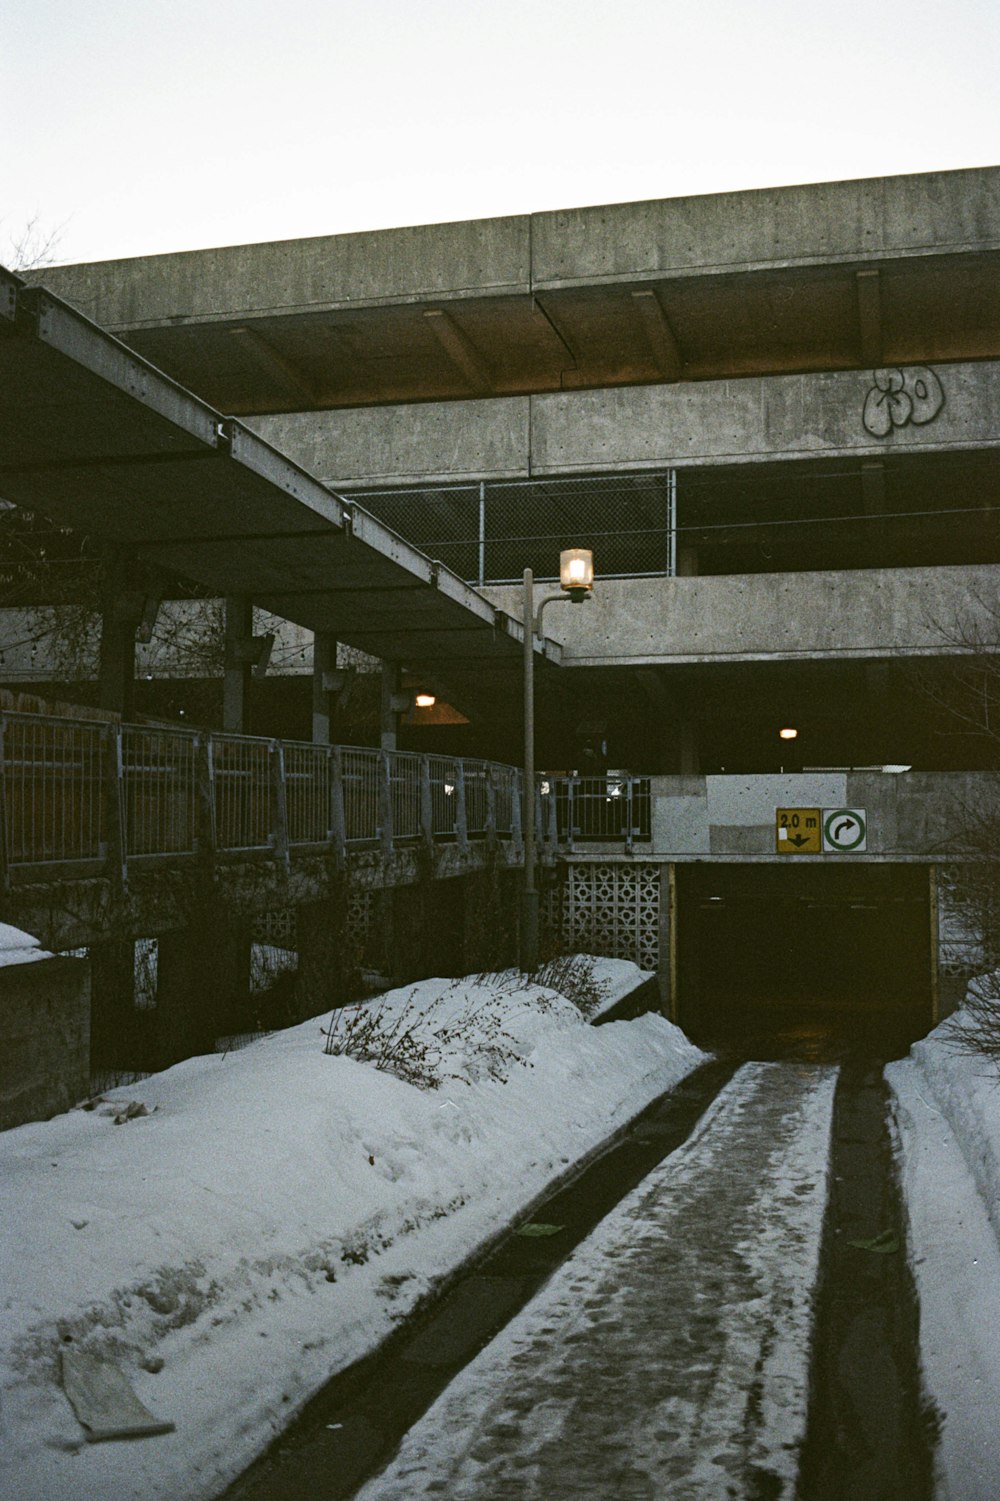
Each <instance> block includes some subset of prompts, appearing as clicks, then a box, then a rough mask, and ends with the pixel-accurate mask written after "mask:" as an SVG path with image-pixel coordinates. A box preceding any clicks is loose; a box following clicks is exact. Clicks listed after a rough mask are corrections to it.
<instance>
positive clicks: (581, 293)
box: [117, 254, 1000, 414]
mask: <svg viewBox="0 0 1000 1501" xmlns="http://www.w3.org/2000/svg"><path fill="white" fill-rule="evenodd" d="M998 283H1000V255H995V254H983V255H979V256H963V257H957V256H956V257H949V256H944V257H926V258H923V259H908V260H901V261H898V262H891V261H890V262H885V261H883V262H881V263H880V265H879V266H878V267H877V268H870V267H869V268H866V267H865V266H864V265H856V266H842V265H838V266H834V267H828V266H813V267H805V268H796V269H782V270H780V271H775V270H771V271H758V272H753V273H743V274H739V275H732V276H727V275H715V276H693V275H688V276H684V277H674V278H670V279H663V280H654V281H649V280H644V281H628V280H625V281H623V282H620V283H619V282H615V283H612V284H603V285H598V286H591V287H572V288H562V289H559V288H557V289H552V290H547V291H535V292H531V293H527V292H526V293H522V294H516V293H510V292H505V293H502V294H498V295H495V296H464V297H462V298H451V299H447V300H444V299H441V300H437V301H430V300H428V301H423V302H416V303H413V302H404V303H399V304H396V305H390V306H369V307H354V308H347V309H344V308H338V309H334V310H322V311H311V312H307V313H295V314H288V313H280V312H274V313H268V314H266V315H260V316H248V317H246V318H244V319H241V320H239V321H237V322H233V321H232V320H231V319H227V320H225V321H180V322H172V321H169V320H164V322H163V323H162V324H160V325H159V326H152V327H151V326H149V325H148V324H146V325H144V326H141V327H133V326H129V325H127V324H126V325H123V326H121V327H120V328H119V329H118V330H117V331H118V333H119V335H120V337H121V338H123V339H124V340H125V341H126V342H127V343H128V344H129V345H130V346H131V347H132V348H133V349H135V350H137V351H138V352H139V353H140V354H142V355H144V356H145V358H147V359H149V360H150V361H152V362H153V363H154V364H157V365H158V366H159V367H160V368H161V369H163V370H166V371H167V372H169V373H170V374H171V375H172V376H173V377H174V378H175V379H177V380H179V381H181V382H182V383H183V384H185V385H187V386H189V387H191V388H192V389H194V390H197V391H199V392H202V393H203V394H204V395H205V396H206V398H207V399H208V400H209V401H210V402H211V403H212V405H214V406H217V407H219V408H220V409H221V410H223V411H226V412H232V413H236V414H239V413H264V412H278V411H286V410H292V409H294V410H302V409H323V408H335V407H350V406H367V405H375V404H386V403H396V402H413V401H444V400H448V399H461V398H469V397H484V396H512V395H522V394H526V393H531V392H542V391H559V390H580V389H586V388H590V387H601V386H615V385H637V384H644V383H651V382H659V381H674V380H715V379H720V378H726V377H736V376H743V375H769V374H779V373H789V372H796V371H810V370H840V369H851V368H858V367H862V366H871V365H881V364H915V363H916V364H919V363H926V362H932V361H933V362H935V363H937V362H941V361H946V360H949V359H968V358H969V357H970V356H972V357H974V358H975V357H980V356H981V357H982V358H996V357H997V356H1000V296H998V292H997V287H998Z"/></svg>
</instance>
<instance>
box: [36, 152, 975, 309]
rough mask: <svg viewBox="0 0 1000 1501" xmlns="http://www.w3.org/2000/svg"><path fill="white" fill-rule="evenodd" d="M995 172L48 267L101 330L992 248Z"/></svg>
mask: <svg viewBox="0 0 1000 1501" xmlns="http://www.w3.org/2000/svg"><path fill="white" fill-rule="evenodd" d="M998 226H1000V168H997V167H980V168H970V169H967V170H963V171H958V172H926V173H915V174H913V175H912V176H901V177H882V178H871V179H864V180H860V181H854V182H834V183H816V184H810V185H806V186H797V187H781V188H768V189H762V190H756V191H753V192H739V193H713V194H706V195H703V196H697V197H687V198H671V199H657V200H653V201H650V202H645V203H624V204H613V205H605V206H601V207H593V208H581V209H571V210H560V211H559V212H556V213H542V214H534V215H532V216H530V217H529V216H527V215H524V216H520V217H516V218H502V219H477V220H470V221H467V222H465V223H460V224H434V225H422V226H417V227H413V228H405V229H389V230H377V231H374V232H372V233H368V234H352V235H324V236H319V237H316V238H312V239H306V240H289V241H280V242H275V243H270V244H264V245H242V246H233V247H229V248H225V249H219V250H197V251H188V252H184V253H182V254H176V255H163V256H146V257H140V258H136V259H133V260H125V261H104V262H99V263H97V264H92V265H80V266H62V267H46V268H45V271H44V279H45V281H46V283H47V284H48V285H49V286H51V287H52V289H53V290H54V291H56V292H58V293H59V295H60V296H64V297H67V298H68V299H69V300H71V301H73V302H75V303H76V304H77V305H78V306H79V307H81V308H82V310H83V311H84V312H85V313H87V314H88V316H90V317H93V318H96V319H97V320H98V322H100V323H103V324H104V325H105V326H106V327H108V328H111V329H113V330H121V329H125V328H130V329H138V328H143V327H155V326H157V325H160V324H164V323H167V322H169V321H176V320H190V321H203V320H211V321H232V322H234V323H240V322H242V321H244V320H245V319H246V318H247V317H248V316H250V315H251V314H253V315H254V316H266V315H267V314H271V313H273V314H288V313H295V312H303V311H312V312H323V311H328V310H333V309H338V308H351V309H356V308H358V307H363V306H366V305H368V306H379V305H384V304H388V303H412V302H430V301H434V302H437V301H439V300H441V299H455V298H464V297H483V296H497V295H501V296H502V295H511V294H518V293H520V294H526V295H530V294H531V293H532V292H533V291H540V290H541V291H544V290H545V289H551V288H557V287H567V286H580V285H591V286H592V285H596V284H601V283H605V282H615V281H622V282H629V281H631V282H636V281H642V280H651V281H652V280H658V279H663V278H664V277H667V276H687V275H691V274H695V273H697V274H704V275H714V274H717V273H725V272H729V273H733V272H744V271H753V270H759V269H765V268H780V267H785V266H801V265H829V264H837V263H844V262H846V263H851V262H857V261H862V262H870V261H873V260H879V259H892V258H898V257H907V256H920V257H923V256H926V255H928V254H946V255H953V254H961V253H963V252H970V251H974V252H981V251H984V250H996V249H1000V228H998Z"/></svg>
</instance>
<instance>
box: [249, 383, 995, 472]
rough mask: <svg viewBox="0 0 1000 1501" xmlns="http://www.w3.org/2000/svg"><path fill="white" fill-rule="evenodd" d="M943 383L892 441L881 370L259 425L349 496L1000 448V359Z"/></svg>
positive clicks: (315, 415) (317, 415)
mask: <svg viewBox="0 0 1000 1501" xmlns="http://www.w3.org/2000/svg"><path fill="white" fill-rule="evenodd" d="M934 371H935V374H936V378H937V381H938V383H939V385H940V388H941V391H942V393H943V397H944V400H943V404H942V405H941V407H940V409H939V410H937V411H936V412H935V414H934V415H933V417H932V418H931V419H930V420H922V421H919V422H917V421H913V420H907V421H905V422H904V423H903V424H902V425H899V426H897V425H892V424H891V423H890V426H889V431H888V432H886V433H885V434H884V435H883V436H876V435H875V434H873V433H872V432H870V431H869V430H868V429H867V428H866V426H865V412H866V401H867V399H868V397H869V394H870V393H871V392H872V390H873V373H872V371H871V370H840V371H833V372H826V373H822V374H809V375H780V376H756V377H751V378H747V379H745V380H718V381H698V382H693V383H686V382H685V383H683V384H675V385H655V386H628V387H619V388H612V389H602V390H594V391H565V392H558V393H553V394H549V395H541V396H531V397H515V398H512V399H510V400H505V401H463V402H427V403H422V404H417V405H414V406H400V407H366V408H358V409H355V410H351V411H339V412H296V413H288V414H284V415H279V416H274V417H258V418H255V419H254V423H253V425H254V428H255V430H256V431H258V432H259V433H260V434H261V435H262V436H263V437H264V438H266V439H267V440H268V442H271V443H274V444H276V445H277V446H278V447H280V448H281V449H283V450H284V451H285V452H287V453H289V454H290V455H292V456H293V457H294V458H296V459H297V460H298V462H299V463H301V464H302V465H303V466H304V467H305V468H307V469H310V470H311V471H312V472H313V473H316V474H320V475H323V476H324V477H326V480H327V483H328V484H331V485H333V486H335V487H337V488H341V489H350V488H351V487H352V486H355V487H360V486H365V487H370V488H377V487H378V486H380V485H387V486H388V485H396V484H435V483H438V482H441V483H447V482H448V481H454V482H457V481H462V480H470V479H476V480H478V479H481V478H485V479H500V478H508V477H527V476H528V475H531V474H571V473H574V472H577V473H592V472H594V471H595V470H605V471H607V470H621V469H664V468H669V467H671V466H684V465H693V464H699V465H701V464H732V463H737V462H746V461H747V460H750V461H752V460H769V461H773V460H786V459H803V458H817V457H822V458H825V459H831V458H843V457H849V458H858V459H862V460H867V459H872V460H881V459H883V458H884V457H885V456H886V455H887V454H898V453H903V452H910V453H917V452H919V453H934V452H947V451H949V450H956V449H970V448H996V447H1000V432H998V430H997V424H996V412H997V409H998V407H1000V361H997V360H981V361H976V362H969V363H965V364H953V365H939V366H935V367H934ZM902 374H903V376H904V377H905V378H907V379H910V378H911V377H910V376H908V375H907V373H906V371H905V370H904V371H903V372H902ZM876 394H877V393H876ZM898 415H899V413H898V412H897V416H898ZM922 415H923V413H921V416H922Z"/></svg>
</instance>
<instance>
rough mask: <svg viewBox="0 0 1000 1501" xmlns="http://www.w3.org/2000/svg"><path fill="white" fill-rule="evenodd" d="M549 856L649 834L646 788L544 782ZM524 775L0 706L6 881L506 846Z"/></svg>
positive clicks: (633, 783) (610, 779)
mask: <svg viewBox="0 0 1000 1501" xmlns="http://www.w3.org/2000/svg"><path fill="white" fill-rule="evenodd" d="M534 812H535V820H536V830H537V833H538V839H539V844H540V848H541V849H542V851H543V852H546V851H547V852H548V853H550V854H551V853H555V852H556V851H558V850H572V849H573V848H574V846H575V845H576V844H578V843H585V842H588V841H591V842H594V841H608V842H616V841H619V840H620V841H622V842H623V843H624V845H625V848H626V849H631V847H632V845H633V843H634V842H635V841H637V840H639V841H642V840H648V839H649V837H650V793H649V781H648V779H645V778H638V777H631V776H624V775H617V774H613V773H608V774H606V775H605V776H601V777H560V778H547V777H544V776H543V777H539V778H538V781H537V785H536V789H535V810H534ZM521 821H522V775H521V772H520V770H519V769H517V768H515V767H511V766H503V765H500V764H498V763H496V762H492V761H476V760H467V759H462V758H457V757H451V756H432V755H418V754H415V753H413V752H409V751H381V750H373V749H369V748H366V747H355V746H324V745H310V744H306V743H301V742H297V741H278V740H263V739H255V738H252V737H250V736H247V735H223V734H214V733H209V732H200V731H195V730H184V729H155V728H147V727H145V726H141V725H116V724H106V723H98V722H95V721H91V720H85V719H62V718H55V717H51V718H50V717H48V716H45V715H39V714H19V713H0V824H2V828H0V858H2V866H3V874H4V879H5V880H7V881H9V880H11V879H18V878H21V879H36V880H37V879H46V878H48V879H56V878H58V877H59V876H60V875H66V874H68V873H70V870H72V874H74V875H78V874H92V873H93V874H96V873H104V872H106V871H110V872H112V873H113V874H114V875H116V877H117V878H118V879H120V880H122V881H124V880H126V879H127V873H128V868H129V866H130V865H135V864H136V863H138V862H151V861H155V860H173V861H177V860H182V861H183V860H184V859H197V858H199V857H204V856H206V855H211V856H213V857H214V856H219V857H223V858H225V857H234V856H241V855H242V856H252V855H257V854H269V855H271V856H274V857H276V858H278V859H284V860H287V859H288V857H289V854H290V852H291V851H292V850H296V849H298V850H303V849H312V850H328V851H332V853H333V854H334V855H335V856H336V857H337V859H338V860H339V861H340V862H343V861H344V859H345V858H346V855H347V853H348V851H349V850H352V849H360V848H363V847H365V846H375V847H379V848H381V849H382V850H383V852H384V853H386V854H388V852H389V851H391V850H392V849H393V848H395V847H397V846H403V845H407V844H409V845H412V844H414V843H420V842H421V841H422V842H423V843H424V844H425V845H428V846H430V845H434V844H437V843H441V842H448V841H453V842H455V843H457V844H458V845H459V846H464V845H465V844H467V843H468V842H469V841H470V840H491V839H504V840H513V841H515V842H519V841H520V838H521V827H522V823H521Z"/></svg>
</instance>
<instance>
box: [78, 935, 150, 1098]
mask: <svg viewBox="0 0 1000 1501" xmlns="http://www.w3.org/2000/svg"><path fill="white" fill-rule="evenodd" d="M88 953H89V957H90V1066H91V1068H92V1069H141V1068H143V1067H144V1066H145V1065H146V1064H147V1063H148V1062H149V1059H148V1057H147V1056H146V1053H147V1050H148V1041H149V1040H148V1039H145V1038H143V1037H142V1036H141V1035H140V1030H139V1023H140V1018H139V1017H138V1014H137V1012H136V1009H135V944H134V943H133V942H132V941H131V940H130V939H124V940H117V941H113V942H105V943H94V944H91V946H90V949H89V951H88Z"/></svg>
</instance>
